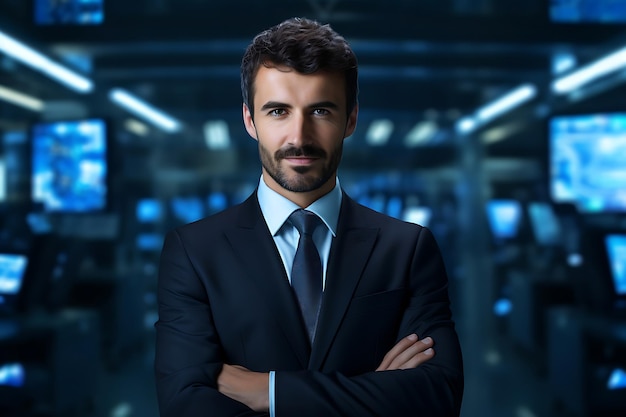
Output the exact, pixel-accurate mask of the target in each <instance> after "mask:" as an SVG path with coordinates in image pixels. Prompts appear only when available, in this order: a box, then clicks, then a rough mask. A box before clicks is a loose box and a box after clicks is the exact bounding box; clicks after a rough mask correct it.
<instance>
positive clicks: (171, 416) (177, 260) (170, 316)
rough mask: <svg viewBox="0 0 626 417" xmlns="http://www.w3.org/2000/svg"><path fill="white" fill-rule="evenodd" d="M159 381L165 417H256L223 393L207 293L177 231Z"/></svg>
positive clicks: (164, 267) (164, 302) (169, 263)
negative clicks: (219, 383) (218, 387)
mask: <svg viewBox="0 0 626 417" xmlns="http://www.w3.org/2000/svg"><path fill="white" fill-rule="evenodd" d="M158 280H159V281H158V311H159V320H158V321H157V323H156V325H155V327H156V352H155V377H156V387H157V399H158V403H159V410H160V415H161V417H203V416H207V417H208V416H220V417H229V416H233V417H234V416H237V417H252V416H264V415H267V414H261V413H256V412H254V411H253V410H251V409H250V408H248V407H247V406H245V405H244V404H241V403H239V402H237V401H234V400H232V399H230V398H228V397H226V396H225V395H223V394H221V393H220V392H218V390H217V377H218V375H219V373H220V371H221V369H222V364H223V363H224V360H223V354H222V350H221V348H220V342H219V338H218V335H217V332H216V330H215V326H214V322H213V318H212V315H211V308H210V303H209V299H208V297H207V295H206V290H205V288H204V286H203V285H202V283H201V282H200V280H199V279H198V276H197V274H196V272H195V271H194V269H193V267H192V265H191V262H190V261H189V258H188V256H187V253H186V252H185V250H184V247H183V245H182V243H181V240H180V237H179V235H178V233H177V232H176V231H172V232H170V233H169V234H168V235H167V236H166V238H165V242H164V245H163V250H162V253H161V260H160V265H159V278H158Z"/></svg>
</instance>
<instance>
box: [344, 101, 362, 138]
mask: <svg viewBox="0 0 626 417" xmlns="http://www.w3.org/2000/svg"><path fill="white" fill-rule="evenodd" d="M358 116H359V105H358V104H357V105H356V106H354V109H352V111H351V112H350V115H349V116H348V122H347V123H346V131H345V132H344V136H343V138H344V139H345V138H347V137H348V136H350V135H352V134H353V133H354V130H355V129H356V121H357V119H358Z"/></svg>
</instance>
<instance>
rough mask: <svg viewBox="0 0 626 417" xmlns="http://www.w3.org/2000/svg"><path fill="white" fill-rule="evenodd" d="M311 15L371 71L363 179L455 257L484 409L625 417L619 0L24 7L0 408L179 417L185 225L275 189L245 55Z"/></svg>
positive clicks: (40, 2)
mask: <svg viewBox="0 0 626 417" xmlns="http://www.w3.org/2000/svg"><path fill="white" fill-rule="evenodd" d="M292 16H305V17H309V18H313V19H317V20H320V21H323V22H327V23H330V24H331V25H332V26H333V27H334V28H335V29H336V30H337V31H338V32H340V33H341V34H342V35H344V36H345V37H346V39H347V40H348V41H349V42H350V43H351V44H352V45H353V48H354V50H355V52H356V54H357V56H358V58H359V64H360V75H359V77H360V94H359V103H360V118H359V122H358V126H357V131H356V133H354V134H353V135H352V136H351V137H350V138H348V139H346V141H345V145H344V155H343V162H342V165H341V168H340V172H339V178H340V182H341V185H342V186H343V187H344V189H345V190H346V191H347V193H348V194H349V195H351V196H352V197H354V198H355V199H357V200H358V201H360V202H361V203H362V204H364V205H367V206H369V207H371V208H373V209H375V210H378V211H381V212H384V213H386V214H388V215H390V216H393V217H397V218H400V219H403V220H405V221H409V222H416V223H419V224H422V225H424V226H427V227H429V228H430V229H431V230H432V232H433V234H434V235H435V237H436V238H437V241H438V243H439V245H440V247H441V251H442V254H443V256H444V259H445V262H446V267H447V271H448V275H449V280H450V285H449V291H450V298H451V302H452V311H453V315H454V319H455V321H456V326H457V330H458V332H459V336H460V339H461V344H462V348H463V355H464V361H465V374H466V388H465V396H464V400H463V408H462V412H461V415H462V416H463V417H474V416H481V417H490V416H493V417H505V416H506V417H509V416H515V417H561V416H565V417H598V416H624V415H626V215H625V213H626V100H625V99H624V97H626V88H625V80H626V76H625V74H626V2H625V1H618V0H569V1H566V0H530V1H524V0H507V1H496V0H476V1H467V0H442V1H437V2H432V1H426V0H412V1H405V0H393V1H391V2H381V1H373V0H361V1H357V0H308V1H305V0H301V1H289V2H281V3H275V2H269V1H265V0H254V1H252V0H242V1H235V2H232V1H231V2H222V1H201V0H137V1H133V2H130V1H122V0H65V1H63V0H59V1H53V0H32V1H31V0H29V1H25V0H0V213H1V214H0V415H2V416H10V417H13V416H14V417H31V416H33V417H34V416H36V417H51V416H80V417H91V416H93V417H131V416H132V417H153V416H158V409H157V404H156V395H155V388H154V375H153V371H152V360H153V350H154V322H155V321H156V319H157V300H156V285H157V273H158V259H159V253H160V248H161V244H162V241H163V237H164V235H165V233H167V231H169V230H170V229H172V228H174V227H176V226H178V225H182V224H185V223H188V222H192V221H195V220H197V219H199V218H202V217H203V216H207V215H211V214H212V213H215V212H218V211H220V210H223V209H225V208H227V207H229V206H231V205H234V204H237V203H238V202H240V201H242V200H243V199H244V198H245V197H246V196H248V195H249V194H250V193H251V192H253V191H254V188H255V186H256V183H257V182H258V181H259V176H260V165H259V162H258V153H257V147H256V143H255V142H254V141H253V140H252V139H251V138H250V137H249V136H248V135H247V134H246V132H245V130H244V127H243V124H242V121H241V93H240V86H239V62H240V59H241V55H242V53H243V50H244V49H245V46H246V45H247V43H248V42H249V41H250V40H251V38H252V37H253V36H254V35H255V34H256V33H258V32H259V31H261V30H263V29H265V28H267V27H269V26H272V25H274V24H276V23H278V22H280V21H281V20H283V19H285V18H288V17H292ZM207 250H210V248H207ZM426 414H427V413H426Z"/></svg>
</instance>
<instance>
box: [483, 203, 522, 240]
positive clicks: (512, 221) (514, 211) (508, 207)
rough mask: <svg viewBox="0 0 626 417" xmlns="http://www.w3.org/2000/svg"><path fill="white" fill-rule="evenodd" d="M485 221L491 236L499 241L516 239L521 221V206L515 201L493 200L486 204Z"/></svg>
mask: <svg viewBox="0 0 626 417" xmlns="http://www.w3.org/2000/svg"><path fill="white" fill-rule="evenodd" d="M486 210H487V221H488V222H489V227H490V229H491V233H492V234H493V236H494V237H495V238H496V239H498V240H500V239H514V238H516V237H517V234H518V231H519V227H520V222H521V219H522V205H521V204H520V202H519V201H517V200H507V199H495V200H490V201H488V202H487V206H486Z"/></svg>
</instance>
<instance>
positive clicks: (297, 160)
mask: <svg viewBox="0 0 626 417" xmlns="http://www.w3.org/2000/svg"><path fill="white" fill-rule="evenodd" d="M284 159H285V160H286V161H287V162H289V163H291V164H293V165H300V166H301V165H311V164H313V163H314V162H315V161H317V160H318V159H319V157H316V156H306V155H303V156H287V157H285V158H284Z"/></svg>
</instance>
